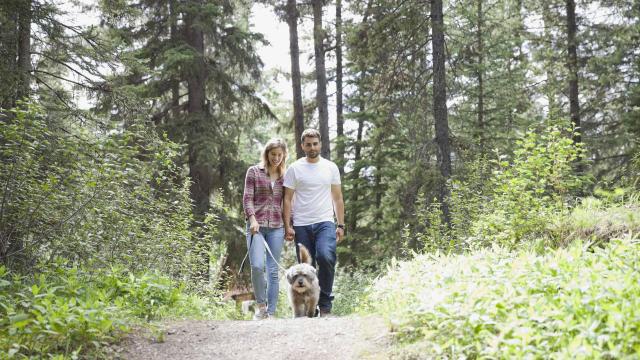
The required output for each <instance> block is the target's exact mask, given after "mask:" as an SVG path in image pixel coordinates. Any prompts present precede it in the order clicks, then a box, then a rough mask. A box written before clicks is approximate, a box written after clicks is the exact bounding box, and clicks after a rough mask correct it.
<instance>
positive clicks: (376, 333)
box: [120, 316, 390, 360]
mask: <svg viewBox="0 0 640 360" xmlns="http://www.w3.org/2000/svg"><path fill="white" fill-rule="evenodd" d="M160 332H162V333H163V335H164V342H156V341H154V340H153V337H152V336H150V335H149V334H147V335H144V334H141V333H138V334H135V335H132V336H131V337H130V338H129V339H128V340H127V341H125V344H124V345H123V346H124V348H123V349H122V352H121V353H120V355H121V357H122V358H124V359H219V360H231V359H251V360H254V359H256V360H261V359H265V360H280V359H282V360H289V359H291V360H293V359H323V360H324V359H336V360H338V359H340V360H348V359H369V360H378V359H388V358H389V356H388V353H387V350H388V348H389V346H390V340H389V335H388V331H387V328H386V326H385V325H384V323H383V321H382V320H381V319H379V318H375V317H364V318H363V317H357V316H349V317H331V318H313V319H309V318H299V319H273V320H262V321H181V322H173V323H166V324H164V325H163V330H160Z"/></svg>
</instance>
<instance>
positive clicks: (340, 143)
mask: <svg viewBox="0 0 640 360" xmlns="http://www.w3.org/2000/svg"><path fill="white" fill-rule="evenodd" d="M342 112H343V104H342V0H336V135H337V136H336V138H337V142H336V153H337V156H338V158H337V159H336V160H337V161H336V163H337V164H338V170H340V175H341V176H342V175H344V165H345V159H344V147H345V137H344V116H343V113H342Z"/></svg>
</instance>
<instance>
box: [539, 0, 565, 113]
mask: <svg viewBox="0 0 640 360" xmlns="http://www.w3.org/2000/svg"><path fill="white" fill-rule="evenodd" d="M553 20H554V16H553V14H552V12H551V8H550V5H549V4H547V3H545V4H543V5H542V21H543V23H544V32H543V34H544V36H543V39H545V41H547V42H549V44H548V45H547V46H550V47H553V42H552V39H553V32H552V28H553ZM554 62H555V60H554V59H553V58H551V59H549V58H545V60H544V68H545V71H546V74H547V81H546V83H545V85H544V87H543V92H544V93H545V95H546V97H547V101H548V102H549V118H557V117H558V116H561V112H560V105H559V104H558V100H557V96H556V95H557V90H556V76H555V74H554V73H553V71H552V68H553V66H554Z"/></svg>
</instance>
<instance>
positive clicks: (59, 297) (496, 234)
mask: <svg viewBox="0 0 640 360" xmlns="http://www.w3.org/2000/svg"><path fill="white" fill-rule="evenodd" d="M258 9H262V10H266V11H267V13H268V14H269V16H270V19H266V20H265V19H257V18H256V15H255V14H256V11H257V10H258ZM257 21H272V22H273V25H267V28H268V27H269V26H272V27H275V26H276V25H278V26H280V25H281V26H283V27H284V28H286V29H287V34H285V36H286V38H280V39H278V44H286V46H285V47H281V48H277V49H275V50H276V51H277V52H278V53H279V54H281V56H282V59H283V60H284V62H281V63H284V64H285V66H284V67H283V66H276V67H273V66H271V65H269V68H267V65H268V64H272V63H273V62H274V61H278V60H280V59H270V58H264V57H261V56H260V52H261V49H265V48H269V47H270V46H271V47H273V46H274V45H272V44H271V43H270V42H273V43H275V41H274V39H272V38H270V36H273V34H267V33H260V32H258V31H257V30H256V25H255V23H256V22H257ZM280 36H282V34H280ZM0 80H1V81H0V157H1V158H2V165H1V167H0V194H1V195H0V197H1V199H2V200H1V203H0V358H3V359H4V358H9V359H14V358H15V359H22V358H56V359H67V358H69V359H71V358H78V357H80V358H102V357H108V354H107V352H106V350H105V349H107V348H108V346H109V344H112V343H117V342H118V339H120V338H122V337H123V336H126V334H127V333H128V332H129V331H131V329H132V327H133V325H134V324H142V326H144V324H149V323H150V322H153V321H162V320H164V319H174V318H192V319H195V318H198V319H243V318H244V317H246V314H242V313H240V312H239V311H238V310H237V309H236V306H235V302H234V301H232V300H229V296H230V294H241V293H247V292H248V293H250V292H251V283H250V277H249V274H248V272H247V271H244V272H242V273H239V272H238V269H240V267H241V263H242V260H243V258H244V256H245V254H246V253H247V245H246V239H245V231H246V219H245V215H244V212H243V203H242V197H243V186H244V181H245V174H246V172H247V169H248V168H249V167H250V166H252V165H255V164H257V163H258V162H259V160H260V153H261V151H262V149H263V146H264V144H265V143H266V142H267V141H268V140H269V139H271V138H273V137H280V138H282V139H284V140H285V142H286V143H287V144H288V148H289V157H288V159H287V163H289V164H291V163H293V162H294V161H295V160H296V159H298V158H301V157H303V156H304V153H303V152H302V148H301V143H300V135H301V134H302V131H303V130H304V129H306V128H314V129H317V130H319V132H320V134H321V136H322V157H323V158H326V159H330V160H331V161H333V162H335V163H336V164H337V166H338V168H339V171H340V174H341V187H342V193H343V196H344V203H345V225H346V226H345V228H346V236H345V239H344V241H342V242H341V243H340V244H339V245H338V248H337V252H338V254H337V256H338V265H337V275H336V284H335V286H334V293H335V295H336V300H335V309H336V313H337V314H338V315H340V316H342V315H344V316H346V315H353V314H358V313H359V312H366V313H375V314H379V315H380V316H382V317H383V318H385V319H386V320H387V322H388V324H389V327H390V328H391V329H392V330H393V332H394V334H395V336H394V339H395V340H394V343H396V344H398V346H397V348H396V350H395V351H396V353H394V356H397V358H399V359H400V358H411V359H413V358H416V359H421V358H523V357H532V358H573V357H574V356H577V355H579V356H578V357H582V358H585V359H590V358H610V359H614V358H635V357H637V356H638V353H640V338H638V336H637V334H638V331H640V312H639V311H638V309H640V300H639V299H640V271H639V269H640V268H639V267H640V241H639V237H638V235H639V234H640V211H639V210H640V142H639V139H640V3H639V2H638V1H633V0H563V1H561V0H429V1H426V0H344V1H343V0H332V1H328V0H306V1H296V0H286V1H284V0H281V1H275V0H260V1H246V0H2V1H0ZM283 84H284V86H283ZM283 89H284V90H283ZM287 256H288V257H287V258H285V259H283V260H284V263H285V264H289V265H290V264H292V263H293V262H294V261H295V259H293V258H292V257H293V255H291V254H289V255H287ZM281 295H282V297H283V299H282V301H281V303H282V304H281V305H279V306H282V308H280V307H279V308H278V312H277V314H278V315H279V316H281V317H283V318H284V317H288V316H289V313H288V311H289V310H288V308H287V304H286V299H285V298H284V297H285V295H284V294H281Z"/></svg>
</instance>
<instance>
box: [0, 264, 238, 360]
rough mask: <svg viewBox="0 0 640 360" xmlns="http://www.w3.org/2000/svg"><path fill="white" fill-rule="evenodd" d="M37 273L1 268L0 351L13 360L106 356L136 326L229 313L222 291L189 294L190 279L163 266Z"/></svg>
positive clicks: (59, 268)
mask: <svg viewBox="0 0 640 360" xmlns="http://www.w3.org/2000/svg"><path fill="white" fill-rule="evenodd" d="M46 268H47V270H43V272H42V273H40V274H39V275H38V276H36V277H35V278H29V277H25V276H20V275H17V274H15V273H11V272H9V271H7V269H6V268H5V267H4V266H0V353H5V354H8V356H9V358H16V359H20V358H25V357H29V356H61V355H62V356H63V357H64V358H77V357H78V356H79V355H82V354H84V355H87V356H89V354H90V357H92V358H95V357H106V355H108V353H107V351H108V349H106V348H105V346H106V345H108V344H110V343H113V342H115V341H117V340H118V339H119V337H120V336H122V335H123V334H125V333H126V332H128V331H129V329H130V326H131V325H132V324H137V323H142V322H145V323H146V321H149V320H159V319H166V318H179V317H184V316H191V317H198V318H209V319H211V318H229V317H231V316H232V308H231V307H230V306H229V305H228V304H226V303H224V302H222V301H221V300H219V299H220V297H219V296H215V295H213V294H211V296H208V297H201V296H196V295H194V294H187V293H185V292H184V283H182V282H176V281H173V280H171V279H170V278H169V277H167V276H166V275H161V274H159V273H158V272H143V273H134V272H131V271H129V270H125V269H123V268H119V267H113V268H111V269H107V270H100V271H95V270H90V271H88V270H84V269H81V268H78V267H74V266H70V265H69V263H68V262H65V261H56V262H55V263H54V264H47V265H46Z"/></svg>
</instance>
